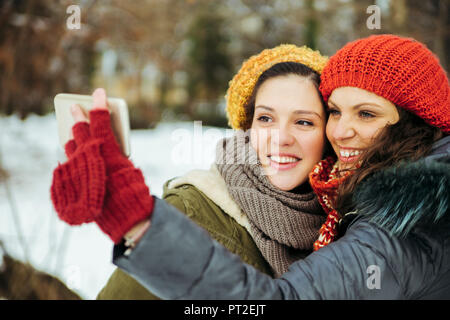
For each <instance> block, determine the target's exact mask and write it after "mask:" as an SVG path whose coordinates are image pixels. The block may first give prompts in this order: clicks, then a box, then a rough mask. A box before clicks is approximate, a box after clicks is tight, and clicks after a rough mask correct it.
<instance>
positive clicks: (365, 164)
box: [335, 107, 444, 216]
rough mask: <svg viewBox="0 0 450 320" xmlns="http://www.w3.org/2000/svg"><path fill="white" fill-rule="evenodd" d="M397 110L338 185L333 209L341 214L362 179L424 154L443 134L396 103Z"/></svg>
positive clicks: (345, 209) (346, 208) (347, 206)
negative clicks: (355, 167)
mask: <svg viewBox="0 0 450 320" xmlns="http://www.w3.org/2000/svg"><path fill="white" fill-rule="evenodd" d="M397 110H398V112H399V115H400V119H399V121H397V122H396V123H395V124H392V125H387V126H386V127H385V128H384V129H383V130H382V131H381V132H380V134H379V135H378V136H377V137H376V138H374V141H373V144H372V145H371V146H370V148H368V149H366V150H365V152H364V153H363V154H362V155H361V162H360V164H361V166H360V167H359V168H357V169H353V171H354V172H353V174H352V175H350V176H349V178H348V179H346V180H345V181H344V182H343V183H342V184H341V185H340V186H339V187H338V195H337V198H336V202H335V209H336V210H337V212H339V214H340V215H341V216H342V215H343V214H345V213H347V212H349V211H351V210H353V203H352V196H353V192H354V191H355V188H356V187H357V186H358V184H360V183H361V182H362V181H363V180H364V179H366V178H367V177H369V176H371V175H372V174H373V173H375V172H377V171H379V170H382V169H384V168H388V167H392V166H395V165H398V164H400V163H402V162H405V161H414V160H418V159H420V158H422V157H424V156H426V155H428V154H429V153H430V151H431V148H432V145H433V142H435V141H436V140H438V139H440V138H442V136H443V135H444V134H443V132H442V131H441V130H440V129H439V128H436V127H433V126H431V125H429V124H427V123H426V122H425V121H424V120H423V119H422V118H420V117H418V116H416V115H414V114H412V113H410V112H408V111H406V110H404V109H402V108H399V107H397Z"/></svg>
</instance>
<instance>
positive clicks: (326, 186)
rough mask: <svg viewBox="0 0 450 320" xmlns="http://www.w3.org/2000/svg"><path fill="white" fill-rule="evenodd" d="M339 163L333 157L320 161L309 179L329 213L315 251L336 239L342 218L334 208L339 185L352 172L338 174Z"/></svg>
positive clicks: (321, 229) (320, 231)
mask: <svg viewBox="0 0 450 320" xmlns="http://www.w3.org/2000/svg"><path fill="white" fill-rule="evenodd" d="M338 173H339V172H338V165H337V162H336V160H335V159H334V158H333V157H328V158H326V159H324V160H322V161H320V162H319V163H318V164H317V165H316V166H315V167H314V169H313V170H312V171H311V173H310V174H309V181H310V183H311V187H312V188H313V190H314V192H315V193H316V194H317V195H318V197H319V202H320V204H321V205H322V207H323V209H324V210H325V212H326V213H327V219H326V221H325V223H324V224H323V225H322V227H321V228H320V230H319V238H318V239H317V240H316V241H315V242H314V251H317V250H319V249H320V248H322V247H324V246H326V245H327V244H329V243H331V242H332V241H333V240H335V238H336V236H337V227H338V224H339V221H340V220H341V218H340V217H339V214H338V212H337V211H336V210H335V209H334V208H333V202H334V200H335V198H336V196H337V188H338V186H339V185H340V184H341V183H342V182H343V181H344V180H345V179H346V178H347V177H348V176H349V175H350V174H351V173H352V172H351V171H347V172H345V173H344V174H341V175H340V176H338Z"/></svg>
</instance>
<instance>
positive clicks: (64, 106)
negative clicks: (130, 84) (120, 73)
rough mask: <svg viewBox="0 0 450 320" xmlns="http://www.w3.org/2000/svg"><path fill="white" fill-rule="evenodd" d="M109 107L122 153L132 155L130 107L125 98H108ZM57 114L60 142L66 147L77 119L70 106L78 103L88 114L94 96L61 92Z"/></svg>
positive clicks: (58, 96) (56, 103) (56, 106)
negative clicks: (74, 117) (73, 115)
mask: <svg viewBox="0 0 450 320" xmlns="http://www.w3.org/2000/svg"><path fill="white" fill-rule="evenodd" d="M107 101H108V109H109V113H110V116H111V126H112V129H113V132H114V135H115V137H116V140H117V142H118V143H119V145H120V148H121V151H122V153H123V154H124V155H125V156H126V157H129V156H130V153H131V151H130V137H129V136H130V121H129V116H128V107H127V103H126V102H125V100H124V99H121V98H107ZM54 103H55V114H56V121H57V122H58V135H59V142H60V144H61V146H62V148H63V149H64V146H65V144H66V143H67V141H69V140H70V139H72V138H73V134H72V127H73V125H74V124H75V120H74V119H73V117H72V114H71V112H70V107H71V106H72V105H74V104H78V105H80V106H81V108H82V109H83V111H84V113H85V114H86V115H88V114H89V111H90V110H91V109H92V105H93V98H92V96H90V95H81V94H69V93H59V94H57V95H56V96H55V99H54Z"/></svg>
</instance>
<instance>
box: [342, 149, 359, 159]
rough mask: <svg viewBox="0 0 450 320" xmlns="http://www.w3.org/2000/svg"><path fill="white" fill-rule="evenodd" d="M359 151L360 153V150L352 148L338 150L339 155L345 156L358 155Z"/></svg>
mask: <svg viewBox="0 0 450 320" xmlns="http://www.w3.org/2000/svg"><path fill="white" fill-rule="evenodd" d="M361 153H362V151H358V150H354V151H351V152H348V151H342V150H341V151H340V154H341V157H346V158H348V157H354V156H358V155H360V154H361Z"/></svg>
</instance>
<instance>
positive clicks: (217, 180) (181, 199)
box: [97, 165, 273, 300]
mask: <svg viewBox="0 0 450 320" xmlns="http://www.w3.org/2000/svg"><path fill="white" fill-rule="evenodd" d="M163 199H164V200H165V201H166V202H168V203H170V204H171V205H173V206H174V207H176V208H178V209H179V210H180V211H181V212H184V213H185V214H186V215H187V216H188V217H189V218H190V219H192V220H193V221H194V222H196V223H197V224H198V225H200V226H201V227H202V228H204V229H205V230H206V231H208V232H209V234H210V235H211V236H212V237H213V238H214V239H215V240H217V241H218V242H219V243H221V244H222V245H224V246H225V247H226V248H227V249H228V250H230V251H231V252H233V253H235V254H237V255H238V256H240V257H241V259H242V261H244V262H245V263H247V264H250V265H252V266H254V267H255V268H257V269H258V270H260V271H262V272H264V273H266V274H269V275H271V276H273V273H272V270H271V268H270V266H269V264H268V263H267V262H266V260H265V259H264V257H263V256H262V254H261V252H260V251H259V249H258V247H257V246H256V244H255V242H254V241H253V239H252V237H251V236H250V234H249V232H248V230H249V227H250V226H249V223H248V220H247V217H246V215H245V214H244V213H242V212H241V210H240V209H239V207H238V206H237V204H236V203H235V202H234V201H233V199H232V198H231V196H230V195H229V193H228V190H227V188H226V184H225V181H224V180H223V178H222V176H221V175H220V173H219V172H218V171H217V168H216V166H215V165H212V166H211V169H210V170H193V171H190V172H189V173H187V174H186V175H185V176H182V177H178V178H175V179H172V180H169V181H168V182H166V183H165V185H164V189H163ZM97 299H99V300H105V299H107V300H118V299H122V300H127V299H134V300H138V299H158V297H156V296H155V295H153V294H152V293H151V292H149V291H148V290H147V289H145V288H144V287H143V286H141V285H140V284H139V283H138V282H137V281H136V280H134V279H133V278H132V277H131V276H129V275H128V274H126V273H125V272H124V271H122V270H121V269H119V268H117V269H116V270H115V271H114V272H113V274H112V275H111V277H110V278H109V280H108V282H107V284H106V285H105V287H104V288H103V289H102V290H101V291H100V293H99V294H98V296H97Z"/></svg>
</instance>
